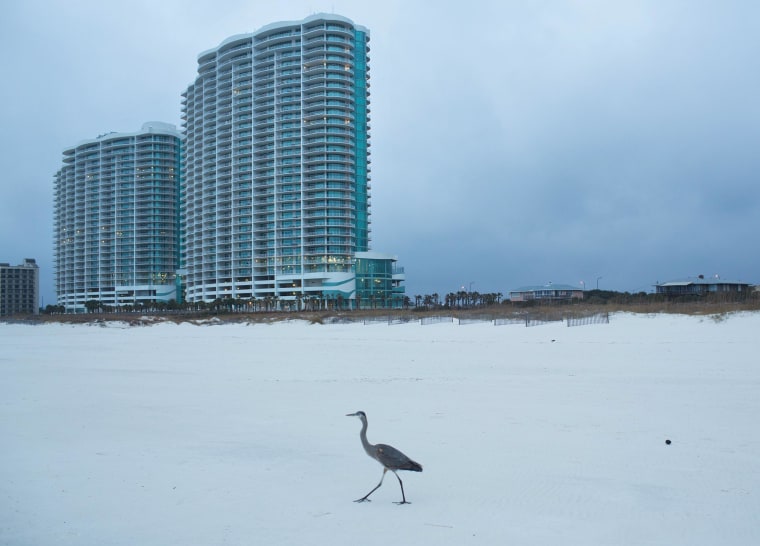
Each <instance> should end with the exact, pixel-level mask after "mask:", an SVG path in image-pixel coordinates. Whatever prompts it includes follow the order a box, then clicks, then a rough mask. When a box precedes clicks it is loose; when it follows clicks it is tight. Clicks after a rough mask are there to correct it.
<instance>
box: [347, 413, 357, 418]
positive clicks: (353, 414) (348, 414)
mask: <svg viewBox="0 0 760 546" xmlns="http://www.w3.org/2000/svg"><path fill="white" fill-rule="evenodd" d="M346 417H356V414H355V413H347V414H346Z"/></svg>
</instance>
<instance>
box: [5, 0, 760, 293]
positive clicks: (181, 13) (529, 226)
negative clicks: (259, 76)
mask: <svg viewBox="0 0 760 546" xmlns="http://www.w3.org/2000/svg"><path fill="white" fill-rule="evenodd" d="M317 12H334V13H337V14H340V15H344V16H346V17H349V18H351V19H353V20H354V22H355V23H357V24H361V25H364V26H366V27H368V28H369V29H370V35H371V42H370V47H371V53H370V55H371V62H370V70H371V93H372V96H371V102H372V104H371V108H372V114H371V117H372V121H371V125H372V247H373V249H374V250H378V251H382V252H390V253H393V254H396V255H398V258H399V263H400V264H401V265H403V266H404V267H405V269H406V274H407V293H408V294H409V295H411V296H414V295H415V294H429V293H433V292H438V293H439V294H445V293H447V292H451V291H456V290H458V289H459V288H460V287H461V286H465V287H467V288H468V289H469V288H470V287H472V289H473V290H477V291H479V292H502V293H504V294H507V293H508V292H509V290H510V289H513V288H517V287H519V286H522V285H528V284H543V283H546V282H549V281H552V282H554V283H568V284H574V285H580V282H581V281H583V282H584V283H585V286H586V287H587V288H594V287H596V285H597V282H598V283H599V287H600V288H605V289H615V290H627V291H639V290H645V291H648V290H650V289H651V285H652V284H653V283H655V282H657V281H664V280H670V279H673V278H678V277H685V276H696V275H698V274H704V275H715V274H719V275H720V276H721V277H722V278H729V279H732V280H742V281H746V282H752V283H757V282H760V253H758V250H757V236H758V233H760V191H759V190H758V179H759V177H760V71H759V70H758V56H759V55H760V33H759V32H758V31H757V28H758V21H760V3H759V2H756V1H738V0H723V1H721V2H717V1H700V0H638V1H634V0H631V1H626V0H619V1H615V2H610V1H607V0H598V1H593V0H589V1H571V0H557V1H528V0H493V1H490V0H471V1H470V2H451V1H448V0H439V1H432V0H431V1H421V0H361V1H359V0H353V1H349V0H329V1H325V2H320V1H317V0H305V1H300V0H292V1H280V2H276V1H268V2H263V1H259V0H240V1H237V0H232V1H228V0H217V1H214V2H211V1H206V2H202V1H194V0H185V1H180V0H163V1H161V2H156V1H155V0H131V1H129V2H110V1H104V0H100V1H90V0H79V1H77V0H73V1H68V2H56V1H51V0H48V1H44V0H10V1H9V2H5V3H4V7H3V14H2V17H0V46H2V50H3V51H4V52H5V53H4V54H3V56H2V60H1V61H0V67H1V68H2V74H3V84H2V85H0V109H1V110H0V111H1V112H2V125H1V127H2V129H1V130H0V131H1V132H0V135H1V136H0V138H1V139H2V141H1V142H0V154H2V155H1V156H0V157H2V171H0V172H1V174H0V177H1V178H0V186H1V190H2V193H1V194H0V261H4V262H11V263H13V264H17V263H20V262H21V261H22V260H23V258H26V257H30V258H36V259H37V261H38V263H39V264H40V266H41V268H42V273H41V289H42V295H43V297H44V303H45V305H47V304H50V303H54V300H55V291H54V285H53V241H52V197H53V196H52V190H53V176H54V174H55V172H56V171H57V170H58V169H59V168H60V165H61V153H62V151H63V149H64V148H65V147H67V146H71V145H74V144H76V143H78V142H79V141H81V140H85V139H89V138H94V137H95V136H97V135H99V134H101V133H105V132H109V131H123V132H130V131H135V130H138V129H139V128H140V126H141V125H142V124H143V123H144V122H146V121H152V120H159V121H166V122H169V123H174V124H176V125H178V126H179V125H180V111H181V103H180V101H181V97H180V95H181V93H182V92H183V91H184V90H185V88H186V87H187V85H188V84H189V83H190V82H191V81H193V79H194V77H195V74H196V68H197V62H196V61H197V56H198V54H199V53H200V52H202V51H204V50H207V49H210V48H213V47H216V46H217V45H218V44H219V43H220V42H221V41H223V40H224V39H225V38H227V37H229V36H232V35H235V34H241V33H246V32H252V31H255V30H257V29H258V28H260V27H261V26H263V25H266V24H269V23H271V22H275V21H282V20H298V19H302V18H304V17H306V16H308V15H311V14H313V13H317Z"/></svg>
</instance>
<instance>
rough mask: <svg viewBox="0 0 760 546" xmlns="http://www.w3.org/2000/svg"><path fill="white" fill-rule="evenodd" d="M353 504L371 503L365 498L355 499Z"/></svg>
mask: <svg viewBox="0 0 760 546" xmlns="http://www.w3.org/2000/svg"><path fill="white" fill-rule="evenodd" d="M354 502H372V501H371V500H369V499H368V498H367V497H362V498H360V499H356V500H355V501H354Z"/></svg>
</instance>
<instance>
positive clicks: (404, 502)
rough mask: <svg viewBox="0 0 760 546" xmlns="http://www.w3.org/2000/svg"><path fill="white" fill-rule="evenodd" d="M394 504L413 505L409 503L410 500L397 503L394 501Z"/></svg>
mask: <svg viewBox="0 0 760 546" xmlns="http://www.w3.org/2000/svg"><path fill="white" fill-rule="evenodd" d="M393 504H412V503H411V502H409V501H408V500H406V499H404V500H402V501H401V502H395V501H394V502H393Z"/></svg>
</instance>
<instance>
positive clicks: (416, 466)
mask: <svg viewBox="0 0 760 546" xmlns="http://www.w3.org/2000/svg"><path fill="white" fill-rule="evenodd" d="M402 470H411V471H412V472H422V465H421V464H420V463H418V462H416V461H412V460H411V459H409V461H408V462H407V463H406V464H405V465H404V467H403V468H402Z"/></svg>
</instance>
